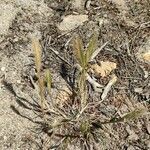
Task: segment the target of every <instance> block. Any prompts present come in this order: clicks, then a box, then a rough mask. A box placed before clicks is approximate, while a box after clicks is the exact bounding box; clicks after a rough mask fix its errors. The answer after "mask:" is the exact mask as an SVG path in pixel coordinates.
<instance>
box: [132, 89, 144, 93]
mask: <svg viewBox="0 0 150 150" xmlns="http://www.w3.org/2000/svg"><path fill="white" fill-rule="evenodd" d="M134 92H136V93H142V92H143V89H142V88H134Z"/></svg>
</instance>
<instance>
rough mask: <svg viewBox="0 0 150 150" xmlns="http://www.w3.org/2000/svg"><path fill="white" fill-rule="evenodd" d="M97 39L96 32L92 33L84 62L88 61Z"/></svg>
mask: <svg viewBox="0 0 150 150" xmlns="http://www.w3.org/2000/svg"><path fill="white" fill-rule="evenodd" d="M97 41H98V37H97V34H96V33H94V34H93V35H92V37H91V39H90V42H89V45H88V47H87V50H86V62H87V63H88V62H89V61H90V59H91V57H92V54H93V53H94V52H95V50H96V44H97Z"/></svg>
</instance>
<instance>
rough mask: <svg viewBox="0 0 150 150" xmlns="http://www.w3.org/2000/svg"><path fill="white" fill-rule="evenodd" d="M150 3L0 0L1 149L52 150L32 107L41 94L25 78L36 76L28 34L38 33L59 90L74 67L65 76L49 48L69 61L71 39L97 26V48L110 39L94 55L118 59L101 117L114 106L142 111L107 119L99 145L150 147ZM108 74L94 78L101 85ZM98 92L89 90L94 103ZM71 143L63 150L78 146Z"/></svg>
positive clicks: (85, 36)
mask: <svg viewBox="0 0 150 150" xmlns="http://www.w3.org/2000/svg"><path fill="white" fill-rule="evenodd" d="M149 8H150V2H149V1H148V0H143V1H140V0H129V1H128V2H126V1H125V0H120V1H118V0H99V1H97V0H93V1H90V0H87V1H85V0H84V1H81V0H73V1H68V0H63V1H62V2H60V1H59V0H51V1H49V0H1V2H0V149H1V150H27V149H29V150H38V149H39V150H40V149H43V150H44V149H45V150H46V149H49V137H48V135H46V134H45V133H43V132H41V133H40V130H41V129H40V124H38V122H40V121H41V119H40V118H39V117H37V113H35V111H34V108H35V106H34V105H35V104H36V103H35V102H36V101H37V99H38V98H37V97H38V96H37V91H36V89H34V88H33V86H32V84H31V82H30V76H34V75H35V67H34V59H33V52H32V49H31V38H32V37H34V36H36V37H37V38H38V39H39V40H40V42H41V45H42V48H43V68H50V69H51V70H52V74H53V78H54V79H55V80H54V87H53V92H54V93H55V94H54V95H55V96H56V93H57V92H60V90H61V89H63V88H64V86H65V88H66V87H68V86H69V85H68V84H67V82H66V81H65V79H66V78H67V75H68V74H69V75H70V74H71V73H72V71H73V68H70V67H69V68H68V71H66V72H65V74H64V72H63V71H62V70H63V69H64V68H63V69H62V66H63V65H64V63H65V62H64V61H62V60H61V59H60V58H58V57H57V56H56V55H55V54H54V53H53V52H52V51H51V50H50V47H52V48H54V49H55V50H56V51H58V52H59V55H60V56H61V57H63V58H64V59H65V60H67V61H68V62H69V63H70V64H71V65H72V66H73V64H74V57H73V52H72V48H71V42H70V41H71V39H72V38H73V36H74V35H76V34H79V35H81V37H82V38H83V41H84V43H87V42H88V40H89V37H90V36H91V35H92V33H93V32H94V31H96V32H97V33H98V47H101V45H103V44H104V43H105V42H108V45H107V46H106V47H105V48H104V49H103V50H102V51H101V52H100V54H99V55H98V56H97V57H96V61H97V62H99V61H112V62H115V63H116V64H117V68H116V69H115V70H114V72H113V73H115V74H116V76H117V78H118V80H117V83H116V84H115V85H114V86H113V88H112V89H111V91H110V92H109V94H108V96H107V99H106V100H105V101H104V102H103V103H102V105H101V106H100V112H101V113H102V114H103V115H102V118H110V117H111V116H112V115H113V114H114V113H115V112H116V110H118V113H119V114H120V115H122V114H124V113H127V112H128V111H131V110H134V109H135V108H141V107H142V108H145V110H147V114H146V115H144V116H143V117H141V118H140V119H137V120H135V121H131V122H129V123H118V124H110V125H108V126H107V129H109V132H108V133H107V137H106V139H105V140H104V141H103V142H100V143H97V149H98V150H101V149H105V150H106V149H107V150H116V149H117V150H126V149H127V150H148V149H150V126H149V124H150V118H149V109H150V107H149V100H150V90H149V89H150V82H149V81H150V80H149V79H150V59H149V53H150V51H149V50H150V42H149V41H150V32H149V31H150V30H149V28H150V10H149ZM69 15H71V17H70V16H69ZM74 15H76V18H73V17H72V16H74ZM68 16H69V17H68ZM143 56H144V57H143ZM68 72H69V73H68ZM109 80H110V76H108V77H106V78H99V79H98V82H99V83H100V84H102V85H104V86H105V85H106V84H107V83H108V82H109ZM57 83H59V86H58V84H57ZM61 85H62V86H61ZM58 88H59V90H58ZM56 89H57V90H56ZM101 94H102V93H96V92H94V91H93V92H92V96H93V99H95V100H96V101H98V100H99V98H100V95H101ZM61 103H62V102H61ZM38 129H39V130H38ZM71 146H72V145H70V148H68V149H75V147H71ZM56 149H57V148H56ZM60 149H61V148H60ZM76 149H82V148H79V147H76ZM91 149H92V146H91ZM93 149H94V148H93Z"/></svg>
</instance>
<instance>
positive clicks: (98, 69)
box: [91, 61, 117, 77]
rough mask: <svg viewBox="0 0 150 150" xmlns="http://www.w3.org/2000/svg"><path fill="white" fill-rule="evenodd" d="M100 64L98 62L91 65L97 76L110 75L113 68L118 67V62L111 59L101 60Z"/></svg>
mask: <svg viewBox="0 0 150 150" xmlns="http://www.w3.org/2000/svg"><path fill="white" fill-rule="evenodd" d="M100 64H101V65H100V66H99V65H98V64H94V65H92V66H91V69H92V70H93V71H94V73H95V75H96V76H97V77H106V76H108V75H109V74H110V73H111V71H112V70H114V69H116V66H117V65H116V63H114V62H110V61H105V62H104V61H100Z"/></svg>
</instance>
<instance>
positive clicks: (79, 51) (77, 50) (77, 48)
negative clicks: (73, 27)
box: [73, 36, 85, 67]
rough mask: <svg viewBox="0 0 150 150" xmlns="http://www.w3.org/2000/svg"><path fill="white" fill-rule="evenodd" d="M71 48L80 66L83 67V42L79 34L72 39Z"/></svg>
mask: <svg viewBox="0 0 150 150" xmlns="http://www.w3.org/2000/svg"><path fill="white" fill-rule="evenodd" d="M73 49H74V54H75V57H76V59H77V61H78V63H79V64H80V66H81V67H83V66H84V62H85V55H84V51H83V42H82V40H81V38H80V37H79V36H77V37H76V38H75V39H74V41H73Z"/></svg>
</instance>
